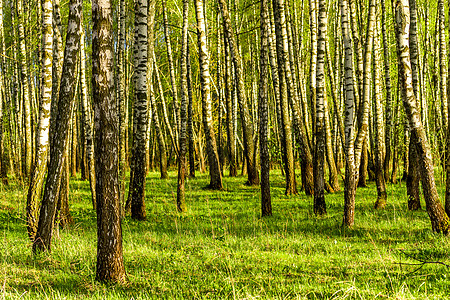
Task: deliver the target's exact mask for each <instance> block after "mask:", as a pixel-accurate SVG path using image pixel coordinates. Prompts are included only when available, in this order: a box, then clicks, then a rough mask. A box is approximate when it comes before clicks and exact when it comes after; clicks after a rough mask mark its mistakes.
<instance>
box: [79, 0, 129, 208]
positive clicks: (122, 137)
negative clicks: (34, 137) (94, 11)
mask: <svg viewBox="0 0 450 300" xmlns="http://www.w3.org/2000/svg"><path fill="white" fill-rule="evenodd" d="M125 16H126V11H125V0H120V1H119V22H118V33H119V37H118V39H119V45H118V48H119V49H118V57H117V60H118V63H117V76H118V85H117V95H118V97H119V99H118V103H119V147H120V148H119V180H120V192H119V197H120V203H121V205H123V203H124V201H125V169H126V144H127V139H126V131H127V128H128V124H127V122H126V109H127V104H126V103H127V95H126V91H125V80H126V79H125V76H126V74H125V66H124V64H125V55H126V53H125V39H126V36H125V35H126V33H125V22H126V19H125ZM82 60H83V59H82ZM86 132H87V130H86ZM91 138H92V137H91ZM92 158H93V157H89V153H88V162H89V165H91V164H92V166H93V165H94V161H93V160H92ZM91 172H92V173H91ZM94 172H95V170H94V168H92V170H91V171H90V172H89V173H90V175H89V178H92V177H91V176H92V175H94V174H93V173H94ZM94 176H95V175H94ZM93 188H95V181H94V182H92V180H91V192H92V196H93V199H92V200H93V203H95V196H94V195H95V191H94V189H93ZM94 207H95V204H94Z"/></svg>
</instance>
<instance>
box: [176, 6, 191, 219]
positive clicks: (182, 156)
mask: <svg viewBox="0 0 450 300" xmlns="http://www.w3.org/2000/svg"><path fill="white" fill-rule="evenodd" d="M188 18H189V0H183V29H182V38H181V105H180V140H179V147H180V152H179V155H178V185H177V209H178V211H179V212H184V211H186V199H185V198H186V197H185V181H186V128H187V106H188V101H189V99H188V98H189V95H188V82H187V76H188V74H187V73H188V67H187V64H188V50H189V48H188V25H189V24H188Z"/></svg>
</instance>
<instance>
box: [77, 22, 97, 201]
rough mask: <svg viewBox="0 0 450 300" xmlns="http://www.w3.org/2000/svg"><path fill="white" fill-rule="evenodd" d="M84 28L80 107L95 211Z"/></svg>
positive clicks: (81, 53)
mask: <svg viewBox="0 0 450 300" xmlns="http://www.w3.org/2000/svg"><path fill="white" fill-rule="evenodd" d="M84 39H85V34H84V28H83V27H82V28H81V42H80V80H81V82H80V83H81V105H82V107H83V111H84V124H83V126H84V134H85V143H86V145H85V148H86V156H87V165H88V169H89V171H88V172H89V186H90V188H91V194H92V195H91V197H92V207H93V208H94V209H96V207H97V200H96V198H95V196H96V193H95V159H94V136H93V135H94V134H93V128H92V117H91V110H92V108H91V105H90V102H91V101H90V100H89V93H88V88H87V82H86V49H85V47H86V45H85V40H84Z"/></svg>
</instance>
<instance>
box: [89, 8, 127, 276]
mask: <svg viewBox="0 0 450 300" xmlns="http://www.w3.org/2000/svg"><path fill="white" fill-rule="evenodd" d="M92 20H93V39H92V74H93V76H92V78H93V80H92V87H93V97H94V112H95V114H94V115H95V132H96V135H95V141H96V148H95V150H96V152H95V172H96V174H95V175H96V178H97V182H96V189H95V190H96V193H97V196H96V197H97V241H98V242H97V275H96V280H98V281H107V282H125V281H126V274H125V268H124V264H123V250H122V227H121V214H120V199H119V187H120V185H119V155H118V153H117V151H118V149H119V136H118V130H117V123H118V121H119V120H118V114H117V109H118V107H117V102H116V100H115V99H114V97H113V84H114V82H113V69H112V67H113V64H112V61H113V43H112V11H111V2H110V0H93V1H92Z"/></svg>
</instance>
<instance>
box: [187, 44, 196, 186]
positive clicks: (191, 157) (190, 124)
mask: <svg viewBox="0 0 450 300" xmlns="http://www.w3.org/2000/svg"><path fill="white" fill-rule="evenodd" d="M186 52H187V53H186V55H187V58H186V59H187V61H186V63H187V74H186V75H187V77H186V83H187V89H188V107H187V116H188V119H187V130H188V137H189V177H190V178H194V177H195V139H194V125H193V120H192V119H193V118H194V114H193V112H192V102H193V101H192V87H191V56H190V54H189V39H188V41H187V51H186Z"/></svg>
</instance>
